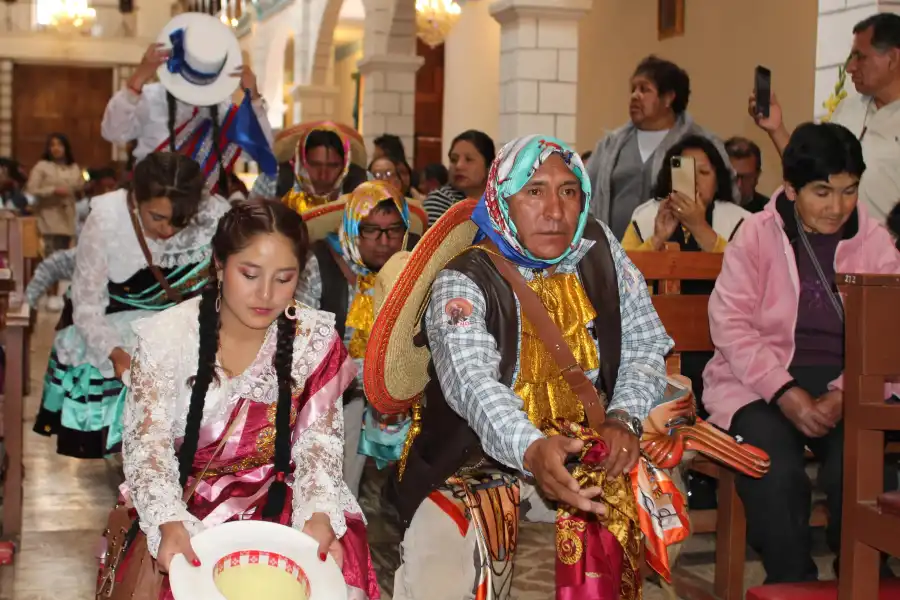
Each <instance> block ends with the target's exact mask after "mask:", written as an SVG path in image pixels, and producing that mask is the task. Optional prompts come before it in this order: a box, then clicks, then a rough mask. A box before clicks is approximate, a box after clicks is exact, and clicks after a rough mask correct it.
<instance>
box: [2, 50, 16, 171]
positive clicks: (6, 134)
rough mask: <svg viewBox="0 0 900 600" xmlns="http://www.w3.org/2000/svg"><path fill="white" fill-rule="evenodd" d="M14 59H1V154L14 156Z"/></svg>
mask: <svg viewBox="0 0 900 600" xmlns="http://www.w3.org/2000/svg"><path fill="white" fill-rule="evenodd" d="M12 78H13V61H11V60H5V59H4V60H0V156H13V147H12V146H13V135H12V111H13V87H12V83H13V81H12Z"/></svg>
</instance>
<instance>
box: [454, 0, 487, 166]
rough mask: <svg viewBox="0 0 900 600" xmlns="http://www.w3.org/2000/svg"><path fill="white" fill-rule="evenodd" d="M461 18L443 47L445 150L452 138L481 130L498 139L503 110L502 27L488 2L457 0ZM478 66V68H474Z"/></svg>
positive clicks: (484, 0) (485, 0)
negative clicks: (501, 81)
mask: <svg viewBox="0 0 900 600" xmlns="http://www.w3.org/2000/svg"><path fill="white" fill-rule="evenodd" d="M457 3H458V4H459V5H460V6H461V7H462V9H463V11H462V15H461V16H460V18H459V21H458V22H457V23H456V26H455V27H454V28H453V30H452V31H451V32H450V35H449V36H447V41H446V43H445V44H444V90H445V92H444V94H445V97H444V121H443V136H442V138H443V139H442V141H443V151H442V153H441V155H442V156H447V153H448V152H449V151H450V143H451V142H452V141H453V138H454V137H456V136H457V135H459V134H460V133H462V132H463V131H465V130H467V129H478V130H480V131H483V132H485V133H486V134H488V135H489V136H491V137H492V138H494V139H495V140H496V139H497V134H498V129H499V117H500V115H499V112H498V111H499V109H500V26H499V25H498V24H497V22H496V21H495V20H494V19H492V18H491V15H490V12H488V7H489V1H488V0H457ZM473 65H477V68H473Z"/></svg>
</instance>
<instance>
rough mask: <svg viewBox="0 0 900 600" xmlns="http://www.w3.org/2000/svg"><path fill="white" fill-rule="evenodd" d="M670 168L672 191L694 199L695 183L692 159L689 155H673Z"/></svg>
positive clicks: (695, 194) (695, 196)
mask: <svg viewBox="0 0 900 600" xmlns="http://www.w3.org/2000/svg"><path fill="white" fill-rule="evenodd" d="M670 168H671V169H672V191H673V192H677V193H679V194H683V195H685V196H687V197H688V198H690V199H691V200H696V199H697V191H696V190H697V183H696V171H695V169H696V165H695V164H694V159H693V158H692V157H690V156H673V157H672V161H671V163H670Z"/></svg>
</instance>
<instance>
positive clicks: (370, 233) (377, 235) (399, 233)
mask: <svg viewBox="0 0 900 600" xmlns="http://www.w3.org/2000/svg"><path fill="white" fill-rule="evenodd" d="M381 234H384V235H386V236H387V239H389V240H399V239H400V238H402V237H403V236H404V235H405V234H406V225H402V224H401V225H391V226H390V227H383V228H382V227H376V226H374V225H363V226H362V227H360V228H359V237H361V238H362V239H364V240H378V239H381Z"/></svg>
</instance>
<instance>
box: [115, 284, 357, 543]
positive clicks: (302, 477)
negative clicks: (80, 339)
mask: <svg viewBox="0 0 900 600" xmlns="http://www.w3.org/2000/svg"><path fill="white" fill-rule="evenodd" d="M199 303H200V299H199V298H192V299H191V300H187V301H185V302H183V303H181V304H179V305H178V306H175V307H173V308H170V309H168V310H166V311H163V312H162V313H159V314H157V315H154V316H153V317H151V318H148V319H142V320H140V321H139V322H136V323H134V325H133V327H134V330H135V333H136V334H137V337H138V344H137V349H136V350H135V354H134V358H133V359H132V375H131V387H130V388H129V394H128V399H127V400H126V402H125V415H124V433H123V444H122V456H123V459H124V469H125V480H126V485H127V486H128V490H129V492H130V495H131V499H132V502H133V503H134V506H135V508H136V509H137V512H138V515H139V516H140V521H141V528H142V529H143V530H144V532H145V533H146V534H147V542H148V544H149V547H150V552H151V553H152V554H153V555H154V556H155V555H156V553H157V550H158V548H159V542H160V538H161V534H160V531H159V526H160V525H163V524H164V523H169V522H173V521H181V522H183V523H184V524H185V527H187V528H188V531H189V532H190V533H191V535H194V534H196V533H198V532H200V531H202V530H203V528H204V524H203V523H202V522H200V521H199V520H198V519H197V518H196V517H194V516H193V515H191V514H190V513H189V512H188V510H187V505H186V504H185V502H184V501H183V500H182V495H183V490H182V488H181V486H180V481H179V470H178V459H177V457H176V454H175V450H176V440H178V441H179V442H178V443H180V438H182V437H183V436H184V431H185V427H186V424H187V413H188V408H189V406H190V398H191V388H190V386H189V385H188V383H187V382H188V378H190V377H192V376H194V375H196V372H197V360H198V351H199V344H200V341H199V324H198V320H197V317H198V312H199ZM298 319H299V320H300V322H301V323H303V324H304V325H305V327H303V328H302V330H301V332H300V333H298V334H297V336H296V338H295V339H294V354H293V358H294V360H293V369H292V371H291V374H292V376H293V378H294V380H295V382H296V386H297V387H296V388H295V390H294V391H295V393H296V392H297V391H299V390H300V389H302V388H303V386H304V385H305V384H306V381H307V378H308V377H309V375H310V374H311V373H313V372H315V370H316V368H317V367H318V366H319V364H320V363H321V362H322V361H323V360H324V359H325V357H326V356H327V354H328V352H329V350H330V349H331V347H332V345H333V344H334V342H336V341H338V340H337V334H336V333H335V331H334V316H333V315H332V314H331V313H326V312H321V311H317V310H313V309H311V308H308V307H302V308H300V309H299V311H298ZM276 342H277V322H276V323H273V324H272V325H271V326H270V328H269V331H268V333H267V334H266V338H265V341H264V342H263V344H262V346H261V348H260V350H259V354H258V355H257V357H256V359H255V360H254V361H253V364H251V365H250V366H249V367H248V368H247V370H246V371H244V373H242V374H241V375H239V376H237V377H234V378H231V379H228V378H227V377H225V376H224V374H223V373H222V371H221V370H219V376H220V380H221V383H220V384H219V385H217V384H215V383H213V384H211V385H210V388H209V392H208V393H207V395H206V401H205V404H204V409H203V419H202V426H207V425H212V424H224V423H225V422H227V420H228V418H229V416H230V415H231V413H232V411H233V410H234V408H235V406H236V405H237V403H238V401H239V400H240V399H241V398H246V399H249V400H250V401H252V402H261V403H263V404H273V403H275V402H277V399H278V378H277V376H276V374H275V369H274V366H273V364H272V359H273V357H274V355H275V348H276ZM343 456H344V420H343V411H342V400H341V396H340V394H339V393H338V394H336V395H335V398H334V399H333V404H332V405H331V407H330V409H329V410H328V411H326V412H323V413H322V415H321V416H319V417H318V418H317V420H316V421H314V422H313V423H312V424H311V425H310V426H309V427H308V428H307V429H305V430H303V431H302V432H300V434H299V435H297V436H296V438H295V440H294V443H293V447H292V450H291V460H292V461H293V463H294V472H293V482H292V483H291V487H292V490H293V504H292V517H291V524H292V525H293V526H294V527H295V528H298V529H302V528H303V525H304V524H305V523H306V521H307V520H309V518H310V517H311V516H312V515H313V513H317V512H321V513H325V514H327V515H328V516H329V517H330V520H331V526H332V528H333V529H334V532H335V534H336V535H337V536H338V537H341V536H342V535H344V533H345V532H346V529H347V525H346V522H345V518H344V513H345V512H350V513H358V514H360V515H361V514H362V511H361V509H360V508H359V505H358V504H357V502H356V499H355V498H354V497H353V495H352V494H351V493H350V490H349V489H348V488H347V486H346V484H345V483H344V481H343Z"/></svg>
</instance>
